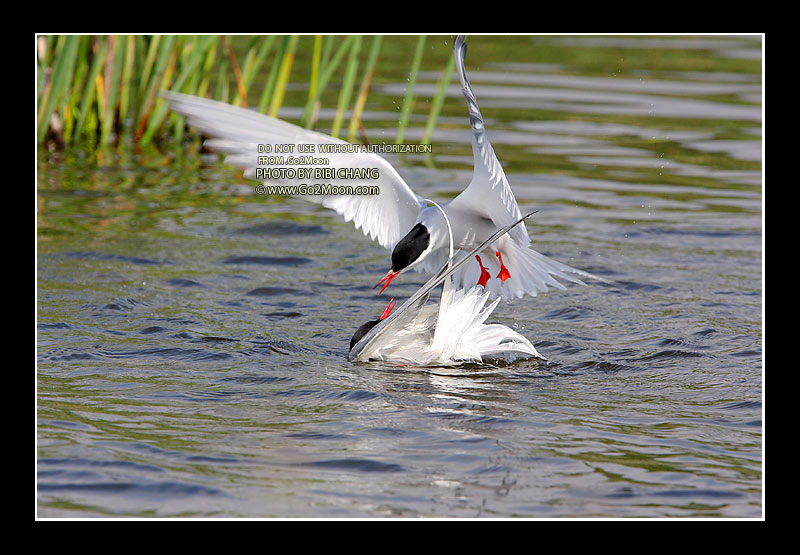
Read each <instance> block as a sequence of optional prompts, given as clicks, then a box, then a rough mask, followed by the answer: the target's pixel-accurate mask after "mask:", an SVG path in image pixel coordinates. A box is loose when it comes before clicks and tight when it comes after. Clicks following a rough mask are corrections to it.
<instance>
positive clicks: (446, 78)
mask: <svg viewBox="0 0 800 555" xmlns="http://www.w3.org/2000/svg"><path fill="white" fill-rule="evenodd" d="M455 67H456V62H455V58H453V57H452V56H451V57H450V59H449V60H448V62H447V67H446V68H445V70H444V73H443V74H442V76H441V77H440V79H439V85H438V86H437V87H436V94H435V95H434V97H433V102H432V103H431V112H430V114H428V123H426V124H425V133H424V134H423V135H422V140H421V141H420V144H423V145H429V144H431V135H433V130H434V129H435V128H436V122H437V120H438V119H439V114H440V113H441V111H442V105H443V104H444V99H445V96H446V95H447V87H448V86H449V85H450V79H451V78H452V77H453V70H454V69H455Z"/></svg>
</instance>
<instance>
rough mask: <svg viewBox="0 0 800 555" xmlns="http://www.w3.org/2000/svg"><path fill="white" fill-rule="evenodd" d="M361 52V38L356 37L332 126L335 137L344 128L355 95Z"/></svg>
mask: <svg viewBox="0 0 800 555" xmlns="http://www.w3.org/2000/svg"><path fill="white" fill-rule="evenodd" d="M360 50H361V36H360V35H356V36H355V37H354V38H353V43H352V44H351V46H350V56H348V58H347V66H346V67H345V73H344V81H343V82H342V88H341V89H340V90H339V103H338V104H337V106H336V114H335V115H334V117H333V124H332V125H331V136H333V137H338V136H339V130H340V129H341V127H342V120H343V119H344V112H345V110H346V109H347V107H348V106H349V105H350V97H351V96H352V94H353V83H355V80H356V71H357V70H358V53H359V51H360Z"/></svg>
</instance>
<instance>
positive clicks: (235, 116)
mask: <svg viewBox="0 0 800 555" xmlns="http://www.w3.org/2000/svg"><path fill="white" fill-rule="evenodd" d="M466 51H467V45H466V43H465V39H464V37H463V36H459V37H457V38H456V41H455V44H454V50H453V55H454V56H455V62H456V68H457V72H458V75H459V78H460V79H461V87H462V92H463V94H464V98H465V99H466V101H467V108H468V111H469V121H470V126H471V128H472V151H473V157H474V164H475V169H474V173H473V176H472V181H471V182H470V184H469V186H468V187H467V188H466V189H464V191H463V192H462V193H461V194H459V195H458V196H457V197H456V198H454V199H453V200H451V201H449V202H446V203H443V204H442V205H441V206H442V208H443V210H444V213H445V214H446V217H447V218H448V219H449V221H450V224H451V226H452V236H453V246H454V247H455V248H456V249H458V252H457V253H456V257H455V258H456V259H458V258H463V257H465V256H467V254H466V253H468V252H470V251H472V250H473V249H474V247H475V246H477V245H478V244H480V243H481V242H482V241H483V240H484V239H485V238H486V237H489V236H490V235H492V233H493V232H494V231H495V230H496V229H498V228H501V227H503V226H507V225H509V224H511V223H512V222H516V221H519V220H520V218H521V217H522V214H521V212H520V209H519V206H517V201H516V199H515V198H514V193H513V192H512V191H511V187H510V186H509V184H508V180H507V179H506V176H505V173H504V172H503V168H502V166H501V165H500V162H499V161H498V159H497V156H496V155H495V153H494V149H493V148H492V145H491V144H490V143H489V140H488V138H487V136H486V132H485V129H484V122H483V117H482V116H481V112H480V110H479V109H478V103H477V101H476V99H475V95H474V93H473V92H472V87H471V86H470V84H469V81H468V80H467V74H466V71H465V69H464V59H465V56H466ZM163 94H164V96H165V98H167V99H168V100H169V102H170V105H171V107H172V109H173V110H175V111H176V112H178V113H180V114H183V115H184V116H185V117H186V119H187V121H188V122H189V123H190V124H191V125H193V126H194V127H196V128H197V129H198V130H199V131H201V132H202V133H204V134H206V135H208V136H210V137H214V138H212V139H209V140H208V141H206V146H208V147H209V148H210V149H212V150H218V151H221V152H224V153H226V154H227V156H226V158H225V161H226V162H228V163H231V164H233V165H235V166H237V167H240V168H242V169H244V170H245V171H244V175H245V176H246V177H249V178H255V177H256V170H257V169H259V168H260V169H262V171H263V170H268V169H270V168H275V169H282V167H281V166H270V165H268V164H265V163H262V162H265V160H263V159H262V160H260V159H259V157H260V156H263V154H259V149H258V145H259V144H265V143H273V144H278V143H282V144H293V145H297V150H296V151H295V152H298V151H301V148H304V150H305V151H309V150H310V151H311V152H320V150H321V149H314V147H313V146H312V145H339V146H344V145H347V146H350V145H349V143H346V142H345V141H342V140H341V139H336V138H334V137H331V136H329V135H325V134H323V133H319V132H316V131H310V130H308V129H304V128H302V127H298V126H296V125H293V124H291V123H287V122H285V121H282V120H279V119H276V118H272V117H270V116H266V115H263V114H259V113H257V112H254V111H252V110H247V109H243V108H238V107H235V106H231V105H229V104H224V103H221V102H216V101H213V100H207V99H203V98H198V97H194V96H188V95H184V94H179V93H174V92H165V93H163ZM300 145H304V147H302V146H300ZM342 150H345V152H344V153H338V154H337V153H330V154H327V153H326V154H325V157H326V158H327V159H328V162H329V163H328V166H329V167H331V168H337V169H338V168H341V169H344V170H357V169H363V168H375V169H377V170H378V171H377V173H378V174H379V176H378V178H377V179H374V180H355V179H345V178H339V177H334V178H333V179H325V182H326V183H328V184H331V185H333V186H357V185H377V186H378V187H379V188H380V194H378V195H304V196H303V197H302V198H304V199H306V200H309V201H312V202H318V203H320V204H322V205H323V206H325V207H327V208H331V209H333V210H335V211H336V212H338V213H339V214H341V215H342V216H344V218H345V220H346V221H352V222H353V223H354V224H355V226H356V228H358V229H361V230H362V231H363V232H364V235H369V236H370V237H371V238H372V239H375V240H377V241H378V243H380V245H381V246H383V247H384V248H387V249H389V250H391V251H392V265H391V269H390V270H389V271H388V272H387V273H386V275H385V276H384V277H383V279H381V281H380V282H379V283H378V284H377V285H376V287H378V286H380V285H382V286H383V288H382V289H381V292H383V290H384V289H386V287H387V286H388V285H389V283H390V282H391V281H392V280H393V279H394V278H395V277H397V276H398V275H399V274H401V273H403V272H405V271H407V270H410V269H414V270H416V271H419V272H423V273H433V272H436V271H438V270H439V269H440V268H441V267H442V266H443V265H444V264H445V263H446V262H447V260H448V255H447V252H448V249H449V246H450V245H449V243H448V227H447V225H446V223H445V219H444V215H443V214H442V212H441V211H439V210H438V209H437V208H436V207H434V206H430V207H429V206H427V202H426V201H425V200H424V199H423V198H422V197H420V196H419V195H417V194H416V193H414V191H412V190H411V188H410V187H409V186H408V185H407V184H406V182H405V181H404V180H403V178H402V177H400V175H399V174H398V173H397V171H396V170H395V169H394V168H393V167H392V166H391V164H389V163H388V162H387V161H386V160H385V159H384V158H382V157H381V156H379V155H378V154H375V153H373V152H367V151H356V152H351V151H350V150H352V149H342ZM272 158H277V157H272ZM266 161H269V160H266ZM276 163H277V162H276ZM283 168H285V166H284V167H283ZM351 175H352V174H351ZM269 183H271V184H284V185H291V184H294V185H297V184H299V183H300V181H298V180H297V179H293V180H289V179H270V180H269ZM530 244H531V240H530V237H529V236H528V232H527V230H526V229H525V224H524V222H523V223H520V225H519V226H516V227H514V228H513V229H511V231H510V232H509V233H507V234H504V235H503V236H502V237H500V238H499V239H497V240H496V241H495V242H493V243H491V244H487V245H486V246H485V247H484V248H483V249H481V250H480V251H479V252H475V253H474V254H471V255H469V256H470V260H468V261H467V262H466V263H465V264H463V265H461V266H460V269H459V271H458V272H457V273H456V274H455V275H454V276H453V283H454V285H455V286H456V288H457V289H471V287H472V286H473V285H476V284H477V285H479V286H481V287H483V288H485V289H486V290H487V291H488V292H489V293H490V296H491V297H497V296H499V297H502V299H504V300H510V299H513V298H515V297H522V296H524V295H526V294H528V295H532V296H536V295H537V294H539V293H541V292H544V291H547V290H548V288H550V287H554V288H557V289H566V287H565V286H564V285H563V284H562V283H561V282H560V281H558V279H556V278H559V279H563V280H566V281H570V282H573V283H579V284H583V282H582V281H581V280H580V279H579V277H578V276H580V277H585V278H593V279H598V280H600V281H605V280H603V279H602V278H599V277H597V276H594V275H592V274H590V273H588V272H584V271H582V270H578V269H575V268H572V267H570V266H567V265H566V264H562V263H560V262H557V261H555V260H552V259H550V258H547V257H546V256H544V255H542V254H539V253H538V252H536V251H534V250H533V249H531V248H530Z"/></svg>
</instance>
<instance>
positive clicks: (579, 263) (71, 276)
mask: <svg viewBox="0 0 800 555" xmlns="http://www.w3.org/2000/svg"><path fill="white" fill-rule="evenodd" d="M395 40H396V42H392V41H391V40H389V41H388V42H387V45H389V46H387V53H386V59H385V61H384V62H383V64H381V67H380V69H379V72H378V74H376V78H375V86H374V88H373V91H372V93H371V95H370V101H369V103H368V105H367V114H366V116H365V132H366V134H367V136H368V137H369V138H370V140H371V141H372V142H380V141H382V140H387V141H391V140H393V139H394V126H395V124H396V120H397V117H398V113H399V106H400V105H401V104H402V98H403V95H404V93H405V87H406V84H407V83H406V80H405V77H406V73H405V72H406V71H407V68H408V67H409V65H410V61H409V60H410V59H411V56H412V48H413V43H414V41H413V39H410V40H405V39H404V38H403V37H398V38H396V39H395ZM445 43H446V44H445ZM428 45H429V47H430V49H431V52H432V54H430V56H431V57H432V58H431V61H430V63H428V64H423V70H424V71H423V73H422V74H421V76H420V78H419V81H418V84H417V89H416V90H417V92H418V93H419V95H420V96H419V98H418V100H417V107H416V108H415V115H414V116H413V118H412V121H411V125H410V127H409V129H407V130H406V141H408V142H413V141H416V140H419V139H420V138H421V137H422V134H423V131H424V126H425V120H426V114H427V106H428V102H429V96H430V94H432V93H433V91H434V90H435V88H436V82H437V79H438V75H439V74H438V71H437V70H438V68H440V67H442V66H443V64H444V61H445V60H446V59H447V56H449V52H450V50H449V49H450V47H451V43H450V39H449V38H445V37H436V38H431V39H429V42H428ZM439 62H441V63H439ZM306 67H308V60H307V57H304V55H303V54H302V53H301V54H299V56H298V69H297V70H296V71H297V73H296V75H295V74H293V80H296V81H297V83H298V85H297V86H296V89H297V91H296V93H295V94H296V96H292V95H291V94H290V95H289V96H288V97H287V103H288V107H287V108H286V109H284V110H283V111H282V113H281V115H282V117H284V118H285V119H287V120H289V121H296V119H297V117H298V116H299V113H300V109H299V108H293V106H302V105H303V99H304V95H305V91H304V90H303V87H302V82H303V79H304V78H305V75H306V74H305V73H303V71H305V70H304V69H303V68H306ZM467 70H468V71H469V72H470V77H471V80H472V85H473V88H474V90H475V94H476V96H477V98H478V101H479V104H480V106H481V108H482V110H483V113H484V116H485V119H486V124H487V129H488V132H489V138H490V140H491V141H492V143H493V145H494V148H495V150H496V152H497V154H498V157H499V158H500V160H501V161H502V162H503V163H504V165H505V167H506V172H507V175H508V178H509V181H510V183H511V184H512V187H513V189H514V192H515V195H516V197H517V200H518V202H519V203H520V206H521V209H522V210H523V212H527V211H532V210H538V213H537V214H536V215H535V216H534V218H533V219H532V220H531V221H530V223H528V230H529V233H530V234H531V237H532V239H533V241H534V244H535V248H536V249H537V250H539V251H540V252H543V253H544V254H546V255H548V256H551V257H553V258H555V259H557V260H560V261H562V262H565V263H567V264H570V265H573V266H575V267H578V268H582V269H585V270H588V271H590V272H593V273H596V274H598V275H601V276H603V277H605V278H606V279H608V280H610V281H611V283H610V284H598V283H592V284H590V285H589V286H587V287H580V286H570V287H569V288H568V290H566V291H550V292H548V293H546V294H543V295H540V296H538V297H536V298H526V299H524V300H521V301H515V302H512V303H507V304H501V305H500V306H499V307H498V309H497V311H496V312H495V313H494V315H493V317H492V319H491V321H495V322H500V323H504V324H506V325H508V326H512V327H513V328H514V329H516V330H518V331H520V332H521V333H523V334H524V335H525V336H526V337H528V338H529V339H530V340H531V341H532V342H533V344H534V345H535V346H536V348H537V349H538V350H539V352H541V353H542V354H543V355H544V356H546V357H547V358H548V359H549V362H548V363H542V362H537V361H521V362H517V363H514V364H511V365H494V366H493V365H469V366H467V367H463V368H456V369H443V368H434V367H432V368H413V369H412V368H402V367H395V366H390V365H382V364H352V363H349V362H347V360H346V354H347V347H348V344H349V340H350V336H351V335H352V333H353V331H354V330H355V329H356V328H357V327H358V326H359V325H360V324H362V323H363V322H364V321H366V320H368V319H372V318H374V317H375V316H376V315H377V314H379V313H380V311H381V310H382V309H383V307H384V306H385V304H386V302H388V298H386V297H385V296H381V297H377V296H376V292H375V290H373V289H372V287H371V286H372V285H373V284H374V283H375V282H377V281H378V279H380V277H382V276H383V274H384V273H385V271H386V269H387V268H388V263H389V256H388V253H387V252H385V251H384V250H383V249H381V247H379V246H378V245H377V244H375V243H372V242H371V241H369V240H368V239H367V238H365V237H364V236H363V235H362V234H361V233H360V232H359V231H356V230H355V229H353V227H352V225H350V224H347V223H344V222H343V221H342V220H341V219H340V218H339V217H338V216H337V215H336V214H334V213H332V212H329V211H326V210H325V209H322V208H319V207H318V206H316V205H312V204H310V203H307V202H305V201H303V200H301V199H289V198H286V199H284V198H279V197H264V196H258V195H256V194H255V193H254V192H253V185H254V183H252V182H248V181H245V180H244V179H242V178H241V177H240V176H239V172H238V171H236V170H235V169H233V168H230V167H227V166H224V165H222V164H220V163H219V162H218V160H217V159H216V158H215V157H213V156H202V157H200V156H197V155H195V154H191V153H190V152H189V151H186V150H185V149H183V148H181V147H169V146H165V147H163V148H161V149H159V150H156V149H152V150H146V151H143V152H134V151H133V150H131V149H124V148H123V149H120V150H119V151H115V152H100V153H94V152H91V151H90V152H91V153H89V152H87V151H81V150H75V151H71V152H67V153H53V154H48V153H46V152H43V153H41V154H40V157H39V163H38V200H37V202H38V206H37V209H38V222H37V226H38V254H37V337H36V341H37V417H38V425H37V515H38V516H40V517H94V516H102V517H151V516H153V517H500V518H508V517H534V518H535V517H548V518H550V517H761V516H762V511H763V507H762V459H763V452H762V411H763V407H762V386H763V364H762V361H763V353H762V343H763V339H762V329H763V327H762V326H763V321H762V295H763V274H762V268H763V266H762V257H763V240H762V233H763V230H762V202H763V194H762V187H763V184H762V171H761V151H762V146H761V145H762V136H761V129H762V125H761V114H762V112H761V94H762V80H761V41H760V38H758V37H755V38H753V37H720V36H715V37H701V36H692V37H685V38H683V37H597V36H592V37H565V36H562V37H480V36H476V37H472V38H471V39H470V49H469V56H468V60H467ZM295 98H297V99H299V100H297V101H296V102H295V103H292V100H293V99H295ZM333 98H334V100H333V101H332V102H328V103H327V104H326V105H327V106H335V96H334V97H333ZM331 115H332V113H331V112H330V111H326V110H325V109H323V110H322V112H321V123H320V126H319V127H320V129H322V130H325V129H326V126H329V125H330V117H331ZM326 118H328V119H326ZM469 140H470V133H469V128H468V120H467V117H466V108H465V106H464V103H463V99H461V98H460V92H459V90H458V88H457V87H456V86H455V85H451V87H450V89H448V98H447V101H446V103H445V108H444V112H443V115H442V118H441V120H440V126H439V127H438V129H437V131H436V132H435V133H434V135H433V140H432V143H433V154H432V155H431V156H430V157H426V156H407V157H405V158H404V159H398V158H392V161H393V162H394V163H395V165H396V167H397V168H398V171H399V172H400V173H401V175H402V176H403V177H404V178H405V179H406V180H407V182H408V183H409V184H410V185H411V186H412V187H413V188H414V189H415V191H417V192H418V193H419V194H421V195H424V196H426V197H428V198H434V199H442V200H446V199H448V198H452V196H454V195H456V194H457V193H458V192H460V191H461V190H462V189H463V187H464V186H465V185H466V183H468V182H469V179H470V177H471V172H472V160H471V148H470V145H469ZM424 281H425V278H424V277H423V276H420V275H418V274H413V273H412V274H411V275H409V274H404V275H403V276H401V277H400V278H397V279H396V280H395V281H394V282H393V283H392V285H391V288H392V289H394V291H393V293H392V294H393V295H396V296H398V298H399V299H402V298H404V297H405V296H408V295H410V294H411V293H413V292H414V291H415V290H416V288H417V287H419V285H421V284H422V283H423V282H424ZM401 302H402V300H401Z"/></svg>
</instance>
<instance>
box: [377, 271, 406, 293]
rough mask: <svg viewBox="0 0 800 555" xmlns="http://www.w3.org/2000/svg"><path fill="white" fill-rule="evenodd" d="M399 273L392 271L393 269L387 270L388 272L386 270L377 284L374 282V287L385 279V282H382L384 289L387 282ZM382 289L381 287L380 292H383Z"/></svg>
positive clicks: (387, 284)
mask: <svg viewBox="0 0 800 555" xmlns="http://www.w3.org/2000/svg"><path fill="white" fill-rule="evenodd" d="M399 273H400V272H393V271H391V270H389V271H388V272H386V275H385V276H383V279H382V280H380V281H379V282H378V283H377V284H375V287H377V286H378V285H380V284H381V283H383V282H384V281H385V282H386V283H383V289H386V288H387V287H389V283H391V281H392V280H393V279H394V278H395V277H396V276H397V274H399ZM375 287H373V289H375ZM383 289H381V293H383ZM381 293H378V295H380V294H381Z"/></svg>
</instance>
